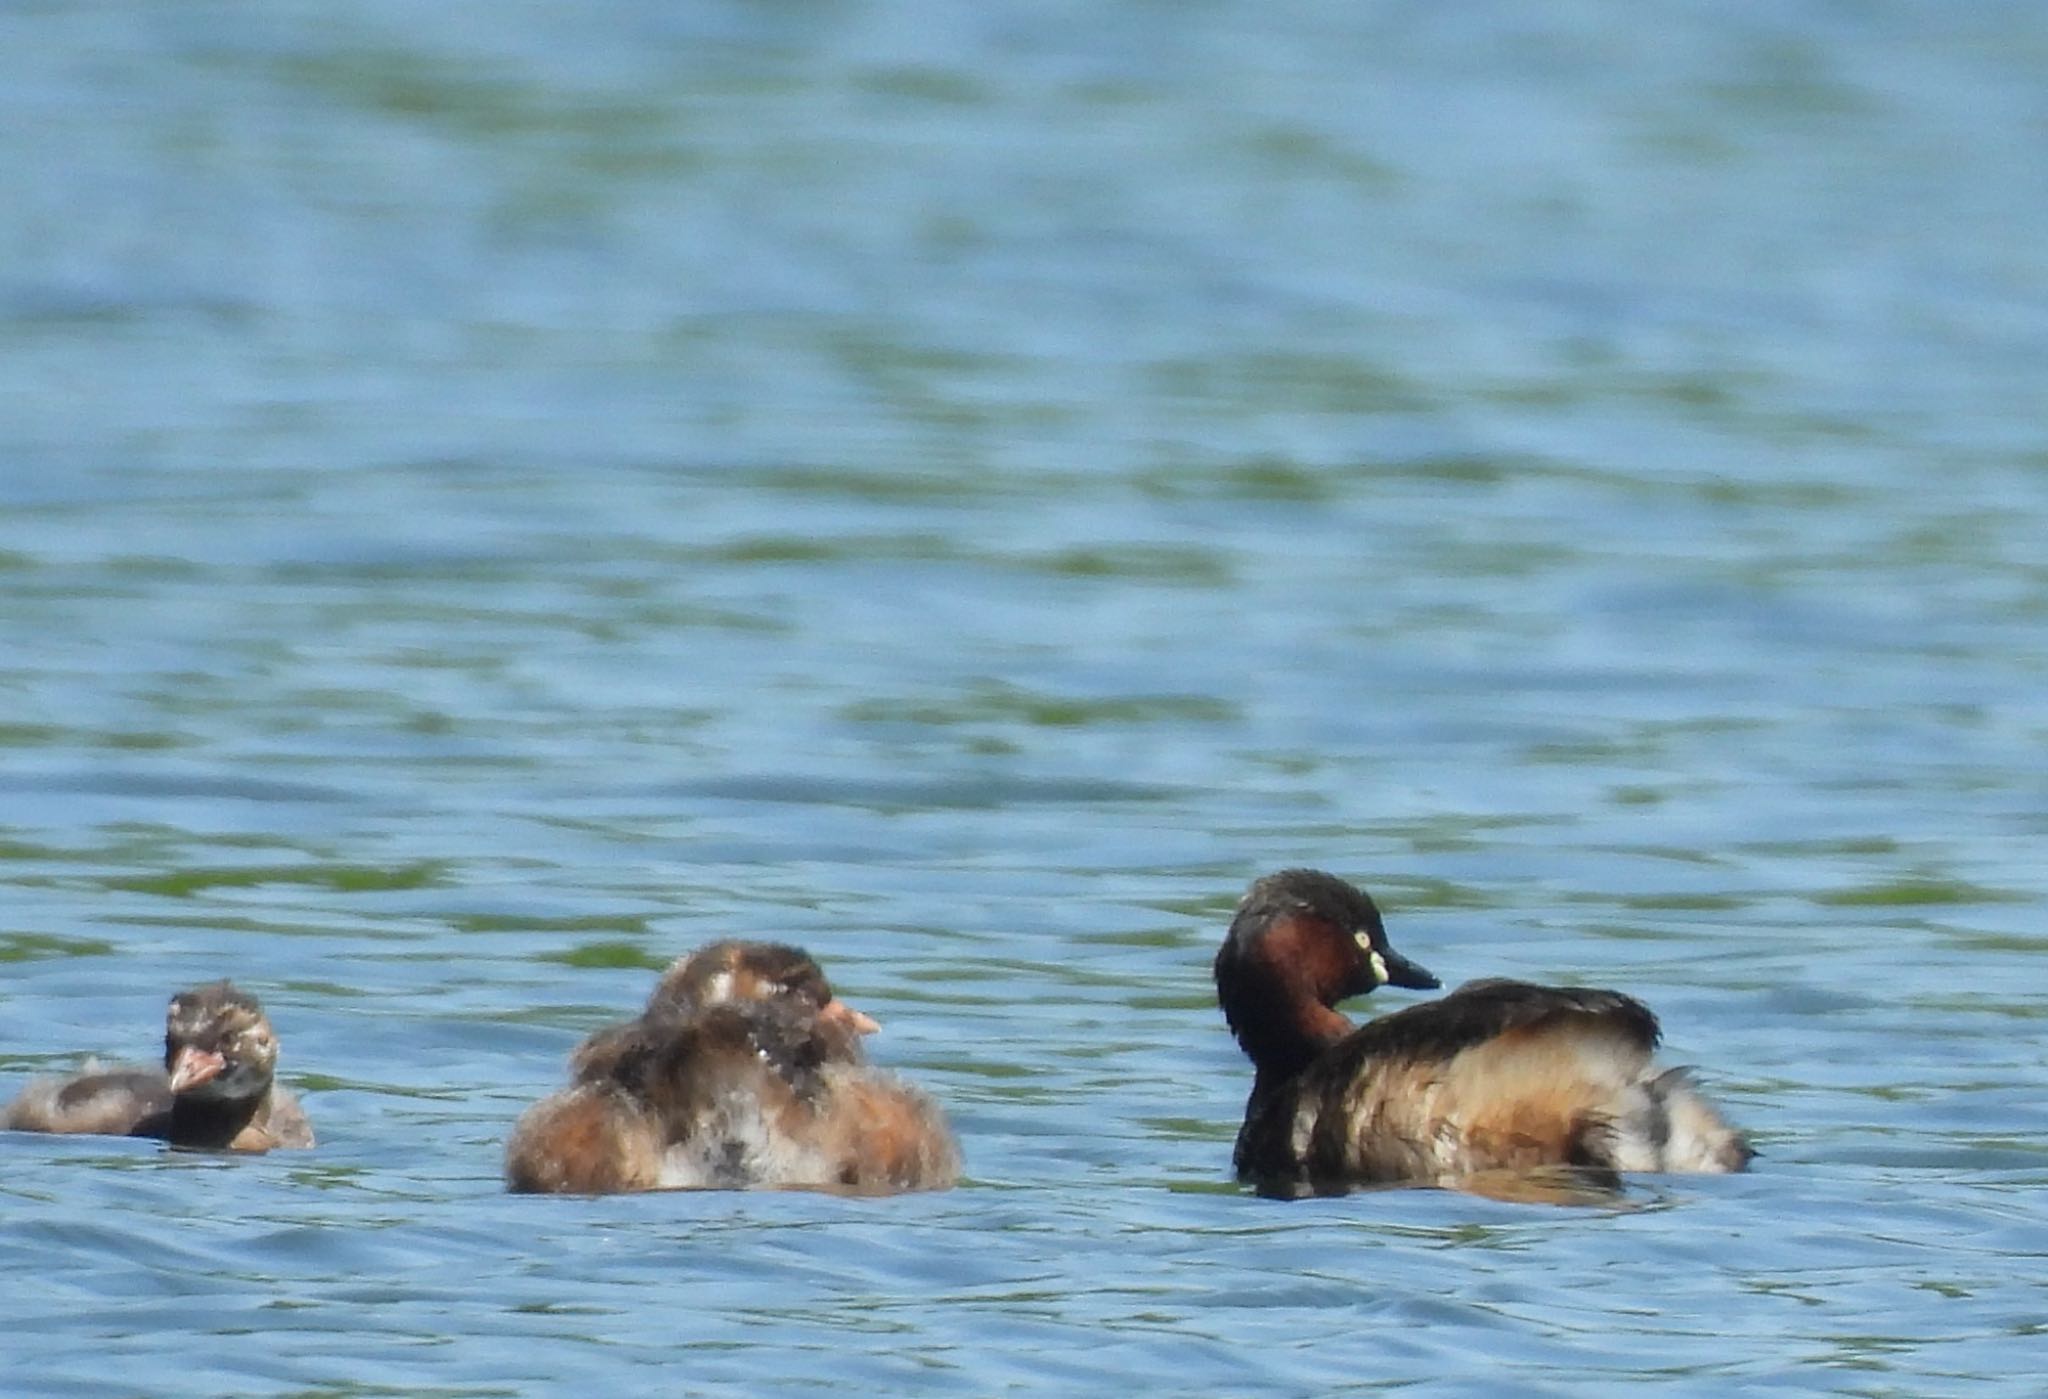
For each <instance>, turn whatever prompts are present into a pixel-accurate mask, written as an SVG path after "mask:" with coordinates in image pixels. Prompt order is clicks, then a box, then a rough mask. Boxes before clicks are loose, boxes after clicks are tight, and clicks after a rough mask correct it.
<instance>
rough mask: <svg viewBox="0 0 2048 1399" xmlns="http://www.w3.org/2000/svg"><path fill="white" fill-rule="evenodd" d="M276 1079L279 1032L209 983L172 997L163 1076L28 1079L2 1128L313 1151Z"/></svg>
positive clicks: (245, 1000) (141, 1072)
mask: <svg viewBox="0 0 2048 1399" xmlns="http://www.w3.org/2000/svg"><path fill="white" fill-rule="evenodd" d="M276 1072H277V1033H276V1031H274V1030H272V1029H271V1028H270V1021H269V1019H268V1017H266V1016H265V1015H264V1014H263V1007H262V1006H261V1005H260V1004H259V1003H258V1002H257V1000H256V998H255V997H254V996H252V995H250V994H249V993H248V992H246V991H241V990H237V989H236V988H235V987H234V986H233V985H232V984H230V983H228V982H225V981H215V982H211V983H209V984H207V985H205V986H196V987H194V988H193V989H191V990H190V991H181V992H179V993H178V994H177V995H176V996H173V997H172V998H171V1005H170V1010H169V1012H168V1013H167V1014H166V1016H165V1022H164V1067H163V1068H162V1069H161V1070H157V1069H145V1068H115V1069H98V1068H88V1069H86V1071H85V1072H83V1073H78V1074H74V1075H72V1076H70V1077H68V1078H44V1079H36V1080H35V1081H33V1082H31V1083H30V1084H29V1085H28V1086H27V1087H26V1088H24V1089H22V1091H21V1095H20V1096H19V1097H17V1098H16V1099H15V1100H14V1101H13V1102H12V1103H10V1104H9V1105H8V1106H7V1108H6V1109H5V1110H4V1111H0V1127H8V1128H12V1129H14V1130H16V1131H21V1132H92V1133H99V1134H102V1135H109V1136H131V1137H158V1138H161V1139H163V1140H165V1141H168V1142H169V1143H170V1144H171V1145H173V1146H184V1147H199V1148H205V1149H211V1150H216V1151H220V1150H226V1151H268V1150H270V1149H271V1148H272V1147H308V1146H311V1145H312V1144H313V1128H312V1126H311V1124H310V1123H308V1122H307V1120H306V1114H305V1112H304V1111H303V1110H301V1109H300V1107H299V1103H298V1100H297V1099H296V1098H294V1097H293V1096H292V1092H291V1090H290V1089H289V1088H286V1087H285V1086H284V1085H283V1084H281V1083H278V1082H277V1081H276V1078H275V1075H276Z"/></svg>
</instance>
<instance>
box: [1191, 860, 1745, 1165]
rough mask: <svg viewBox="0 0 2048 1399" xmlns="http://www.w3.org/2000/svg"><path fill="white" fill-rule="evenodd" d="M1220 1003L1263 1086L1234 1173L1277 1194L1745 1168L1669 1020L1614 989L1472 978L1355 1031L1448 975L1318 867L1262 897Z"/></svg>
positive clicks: (1221, 971) (1736, 1136) (1251, 900)
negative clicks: (1666, 1041)
mask: <svg viewBox="0 0 2048 1399" xmlns="http://www.w3.org/2000/svg"><path fill="white" fill-rule="evenodd" d="M1215 971H1216V988H1217V996H1218V999H1219V1001H1220V1002H1221V1003H1222V1006H1223V1013H1224V1017H1225V1019H1226V1020H1227V1021H1228V1022H1229V1024H1230V1028H1231V1031H1232V1033H1233V1034H1235V1035H1236V1037H1237V1040H1238V1043H1239V1044H1240V1045H1241V1046H1242V1047H1243V1049H1244V1051H1245V1053H1246V1055H1247V1056H1249V1057H1250V1059H1251V1060H1252V1063H1253V1066H1254V1068H1255V1070H1256V1076H1255V1078H1254V1081H1253V1085H1252V1093H1251V1098H1250V1100H1249V1101H1248V1102H1247V1103H1246V1105H1245V1119H1244V1126H1243V1127H1242V1128H1241V1129H1240V1131H1239V1132H1238V1137H1237V1148H1236V1151H1235V1154H1234V1156H1233V1162H1234V1164H1235V1166H1236V1169H1237V1174H1238V1177H1239V1178H1240V1179H1242V1180H1247V1181H1252V1182H1255V1183H1257V1184H1259V1185H1260V1186H1261V1187H1263V1188H1267V1189H1270V1190H1274V1191H1276V1192H1280V1193H1295V1192H1301V1191H1306V1190H1313V1189H1321V1188H1328V1187H1341V1186H1342V1185H1345V1184H1354V1183H1365V1182H1390V1181H1419V1182H1428V1183H1434V1184H1458V1183H1460V1182H1462V1181H1467V1180H1470V1179H1472V1178H1475V1177H1479V1176H1482V1175H1485V1174H1487V1173H1496V1172H1523V1171H1531V1170H1539V1169H1545V1168H1553V1167H1570V1168H1577V1169H1582V1170H1588V1171H1595V1172H1607V1173H1613V1172H1619V1171H1709V1172H1712V1171H1739V1170H1742V1169H1743V1168H1744V1167H1745V1166H1747V1164H1748V1163H1749V1159H1750V1156H1751V1154H1752V1153H1751V1151H1750V1148H1749V1145H1748V1143H1747V1142H1746V1141H1745V1140H1744V1138H1743V1136H1742V1134H1741V1133H1739V1132H1737V1131H1735V1130H1734V1129H1733V1128H1731V1127H1729V1126H1728V1124H1727V1123H1726V1122H1725V1121H1723V1120H1722V1118H1721V1116H1720V1114H1719V1113H1718V1112H1717V1111H1716V1110H1715V1109H1714V1107H1713V1106H1712V1105H1711V1104H1710V1103H1708V1102H1707V1101H1706V1100H1705V1099H1704V1098H1702V1097H1701V1096H1700V1095H1699V1094H1698V1092H1697V1091H1695V1090H1694V1088H1693V1087H1692V1085H1691V1083H1690V1081H1689V1080H1688V1079H1687V1078H1686V1076H1685V1073H1684V1071H1683V1070H1676V1069H1673V1070H1664V1071H1659V1070H1658V1069H1657V1068H1656V1066H1655V1065H1654V1064H1653V1063H1652V1059H1651V1056H1652V1053H1653V1051H1654V1050H1655V1049H1656V1046H1657V1041H1658V1037H1659V1031H1658V1026H1657V1019H1656V1017H1655V1016H1654V1015H1652V1014H1651V1013H1650V1011H1649V1009H1648V1008H1647V1007H1645V1006H1644V1005H1643V1004H1642V1003H1641V1002H1639V1001H1636V1000H1634V999H1632V998H1630V997H1628V996H1624V995H1621V994H1620V993H1618V992H1614V991H1597V990H1586V989H1580V988H1575V987H1558V986H1533V985H1530V984H1528V983H1526V982H1516V981H1501V980H1490V981H1476V982H1472V983H1469V984H1467V985H1465V986H1463V987H1460V988H1459V989H1458V990H1456V991H1454V992H1452V993H1451V994H1450V995H1448V996H1445V997H1443V998H1442V999H1441V1000H1438V1001H1433V1002H1430V1003H1428V1004H1426V1005H1419V1006H1413V1007H1410V1008H1409V1009H1407V1010H1402V1011H1397V1012H1395V1013H1394V1014H1392V1015H1388V1016H1383V1017H1381V1018H1379V1019H1377V1020H1374V1021H1372V1022H1370V1023H1368V1024H1366V1025H1364V1026H1362V1027H1357V1028H1354V1027H1353V1026H1352V1024H1351V1022H1350V1021H1349V1020H1348V1019H1346V1018H1345V1017H1344V1016H1343V1015H1341V1014H1339V1013H1338V1011H1337V1010H1336V1009H1335V1007H1336V1005H1337V1003H1338V1002H1339V1001H1342V1000H1345V999H1347V998H1349V997H1352V996H1360V995H1364V994H1365V993H1366V992H1368V991H1371V990H1373V989H1374V988H1376V987H1378V986H1382V985H1395V986H1408V987H1414V988H1418V989H1427V988H1431V987H1434V986H1436V985H1437V981H1436V978H1435V977H1433V976H1431V975H1430V974H1429V973H1428V972H1426V971H1424V970H1423V969H1422V968H1421V967H1419V966H1416V965H1415V964H1414V963H1412V962H1410V961H1408V960H1407V959H1406V958H1403V957H1401V956H1400V955H1399V954H1398V953H1396V952H1395V951H1394V950H1393V949H1392V948H1391V947H1390V946H1388V944H1387V934H1386V929H1385V927H1384V926H1383V925H1382V923H1381V921H1380V915H1379V910H1378V909H1377V908H1375V907H1374V906H1373V903H1372V900H1371V899H1370V898H1368V897H1367V896H1366V895H1365V894H1364V893H1363V892H1362V891H1361V890H1359V889H1356V888H1354V887H1353V886H1352V885H1350V884H1347V883H1345V882H1344V881H1343V880H1341V879H1338V878H1336V877H1335V876H1333V875H1328V874H1324V873H1322V872H1320V871H1317V870H1283V871H1281V872H1280V873H1278V874H1274V875H1269V876H1267V877H1266V878H1264V879H1261V880H1258V881H1257V882H1255V883H1254V884H1253V885H1252V886H1251V889H1250V891H1249V892H1247V894H1246V895H1245V898H1244V901H1243V902H1242V903H1241V904H1240V905H1239V906H1238V910H1237V914H1236V917H1235V918H1234V919H1233V920H1232V922H1231V926H1230V932H1229V935H1228V936H1227V937H1226V938H1225V939H1224V943H1223V946H1222V948H1221V950H1219V951H1218V953H1217V955H1216V968H1215Z"/></svg>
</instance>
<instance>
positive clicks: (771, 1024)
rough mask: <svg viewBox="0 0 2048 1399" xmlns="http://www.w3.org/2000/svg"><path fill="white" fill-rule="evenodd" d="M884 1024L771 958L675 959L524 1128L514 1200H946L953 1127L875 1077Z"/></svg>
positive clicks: (817, 978)
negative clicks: (743, 1196) (797, 1191)
mask: <svg viewBox="0 0 2048 1399" xmlns="http://www.w3.org/2000/svg"><path fill="white" fill-rule="evenodd" d="M876 1028H877V1027H876V1025H875V1022H874V1021H873V1020H871V1019H869V1018H868V1017H867V1016H866V1015H863V1014H862V1013H861V1012H859V1011H857V1010H854V1009H853V1008H852V1007H851V1006H848V1005H847V1004H846V1003H845V1002H843V1001H840V1000H839V999H837V998H836V997H835V996H834V995H833V994H832V989H831V987H830V985H829V984H828V983H827V982H826V980H825V976H824V973H823V972H822V971H821V970H820V969H819V968H818V964H817V963H816V962H815V961H813V960H812V959H811V958H810V957H809V956H807V955H806V954H805V953H803V952H802V951H800V950H798V949H796V948H793V947H787V946H784V945H781V944H776V943H746V942H732V941H728V942H719V943H713V944H711V945H710V946H708V947H705V948H700V949H699V950H698V951H696V952H693V953H691V954H689V955H688V956H686V957H683V958H681V959H679V960H678V961H677V962H676V963H675V964H674V965H672V966H671V967H670V968H669V970H668V972H667V973H666V974H664V976H663V977H662V979H661V981H660V983H659V984H658V985H657V986H656V988H655V990H654V993H653V995H652V996H650V997H649V1001H648V1008H647V1010H646V1011H645V1012H644V1013H643V1014H641V1015H640V1016H639V1017H638V1018H637V1019H634V1020H630V1021H626V1022H624V1023H622V1024H619V1025H614V1026H610V1027H608V1028H606V1029H603V1030H600V1031H598V1032H597V1033H596V1034H594V1035H592V1036H590V1037H589V1038H588V1039H586V1040H585V1041H584V1042H583V1043H582V1044H581V1045H579V1046H578V1047H577V1049H576V1051H575V1053H574V1054H572V1055H571V1057H570V1070H571V1074H572V1077H573V1079H574V1082H573V1083H572V1084H571V1086H570V1087H568V1088H566V1089H564V1090H562V1091H561V1092H558V1093H555V1094H553V1095H552V1096H550V1097H548V1098H545V1099H543V1100H542V1101H541V1102H539V1103H536V1104H535V1105H534V1106H533V1107H532V1108H530V1109H528V1110H527V1112H526V1113H525V1115H524V1116H522V1117H521V1118H520V1120H519V1124H518V1126H517V1127H516V1128H514V1130H513V1133H512V1139H511V1141H510V1142H509V1143H508V1144H507V1147H506V1155H505V1178H506V1183H507V1185H508V1186H509V1187H510V1188H511V1189H513V1190H515V1191H533V1192H566V1193H577V1194H608V1193H612V1192H617V1191H628V1190H655V1189H664V1188H684V1189H687V1188H727V1189H743V1188H749V1187H784V1188H806V1187H809V1188H828V1189H830V1188H845V1189H852V1190H862V1191H885V1190H920V1189H939V1188H943V1187H945V1186H948V1185H951V1184H952V1183H953V1182H954V1180H955V1179H957V1177H958V1175H959V1169H960V1162H959V1151H958V1148H957V1147H956V1146H955V1145H954V1142H953V1137H952V1133H951V1131H950V1130H949V1129H948V1128H947V1126H946V1123H945V1118H944V1115H943V1114H942V1113H941V1112H940V1111H939V1109H938V1107H937V1106H936V1105H935V1104H934V1103H933V1102H932V1101H931V1100H930V1099H929V1098H927V1097H926V1096H925V1095H924V1094H922V1093H920V1092H918V1091H917V1090H916V1089H914V1088H911V1087H909V1086H908V1085H906V1084H903V1083H902V1082H900V1081H898V1080H897V1079H895V1078H893V1077H892V1076H890V1075H887V1074H884V1073H881V1072H879V1071H877V1070H875V1069H872V1068H870V1067H868V1065H867V1064H866V1062H865V1056H864V1055H863V1053H862V1051H861V1047H860V1037H861V1035H863V1034H865V1033H868V1032H871V1031H873V1030H874V1029H876Z"/></svg>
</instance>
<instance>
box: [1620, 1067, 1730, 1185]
mask: <svg viewBox="0 0 2048 1399" xmlns="http://www.w3.org/2000/svg"><path fill="white" fill-rule="evenodd" d="M1629 1098H1630V1101H1629V1102H1627V1103H1626V1104H1625V1105H1624V1106H1623V1108H1622V1110H1621V1111H1619V1112H1617V1113H1616V1114H1615V1115H1614V1117H1613V1119H1612V1120H1611V1122H1610V1124H1609V1131H1608V1133H1607V1134H1606V1136H1607V1140H1606V1143H1605V1145H1606V1146H1607V1148H1608V1153H1609V1155H1610V1162H1611V1164H1612V1165H1613V1166H1614V1167H1615V1169H1617V1170H1623V1171H1677V1172H1693V1173H1701V1174H1725V1173H1727V1172H1731V1171H1741V1170H1746V1169H1747V1168H1748V1166H1749V1162H1750V1159H1751V1158H1752V1157H1754V1156H1755V1155H1756V1152H1755V1151H1754V1150H1753V1149H1752V1148H1751V1147H1750V1145H1749V1141H1748V1139H1747V1138H1745V1137H1744V1136H1743V1135H1742V1133H1741V1132H1740V1131H1738V1130H1737V1129H1736V1128H1734V1127H1732V1126H1730V1125H1729V1123H1728V1120H1727V1119H1726V1118H1724V1117H1723V1116H1721V1112H1720V1109H1718V1108H1716V1107H1715V1106H1714V1105H1713V1104H1712V1103H1710V1102H1708V1101H1707V1100H1706V1098H1705V1097H1703V1096H1702V1095H1701V1093H1700V1091H1699V1089H1698V1088H1697V1087H1696V1086H1694V1084H1693V1081H1692V1072H1691V1071H1690V1070H1689V1069H1683V1068H1678V1069H1666V1070H1665V1071H1664V1072H1663V1073H1660V1074H1658V1075H1657V1076H1656V1077H1655V1078H1650V1079H1645V1080H1643V1081H1641V1082H1640V1083H1638V1084H1636V1085H1635V1091H1634V1092H1632V1093H1631V1094H1630V1095H1629Z"/></svg>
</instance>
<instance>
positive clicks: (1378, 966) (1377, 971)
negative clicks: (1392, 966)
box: [1370, 952, 1387, 986]
mask: <svg viewBox="0 0 2048 1399" xmlns="http://www.w3.org/2000/svg"><path fill="white" fill-rule="evenodd" d="M1370 960H1371V962H1372V981H1373V985H1375V986H1385V985H1386V984H1387V959H1386V958H1384V957H1382V956H1380V954H1379V953H1377V952H1375V953H1373V954H1372V957H1371V959H1370Z"/></svg>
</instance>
